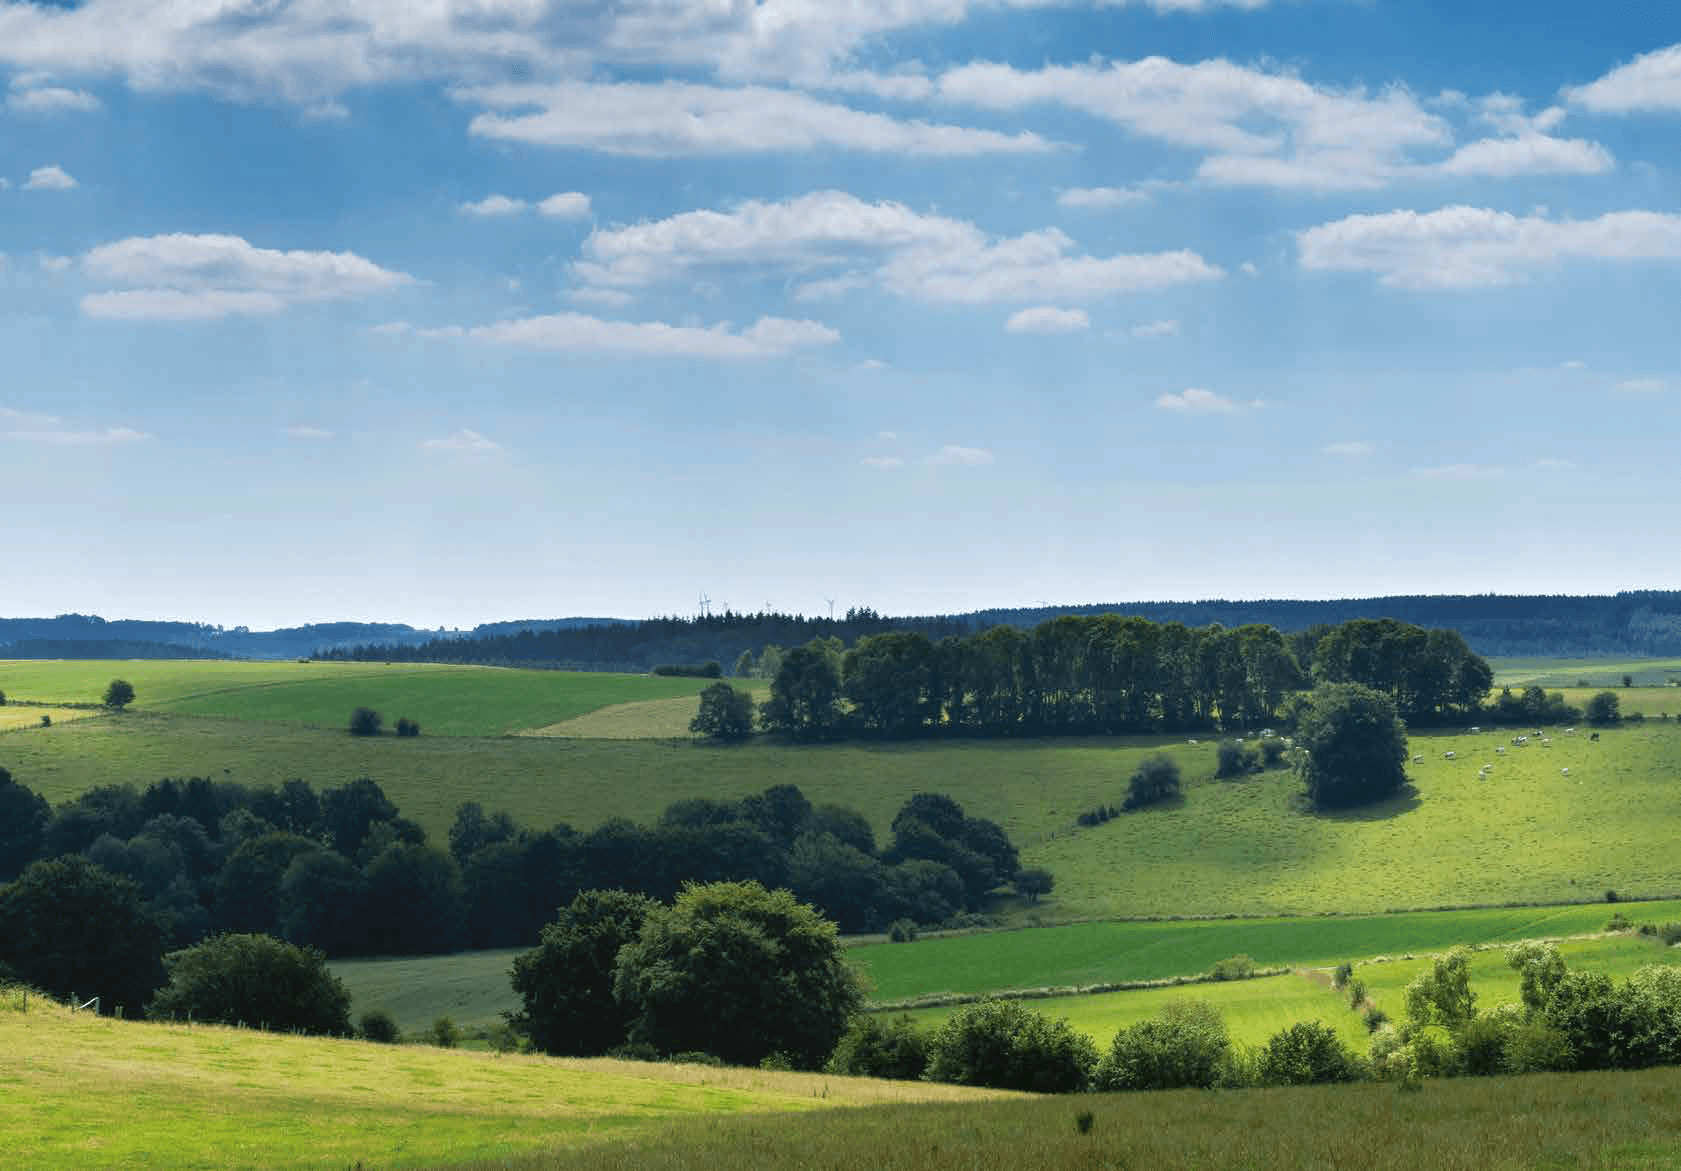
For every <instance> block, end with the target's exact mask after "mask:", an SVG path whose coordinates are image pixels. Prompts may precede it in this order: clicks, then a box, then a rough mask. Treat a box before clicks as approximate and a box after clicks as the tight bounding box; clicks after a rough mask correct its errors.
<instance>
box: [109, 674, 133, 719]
mask: <svg viewBox="0 0 1681 1171" xmlns="http://www.w3.org/2000/svg"><path fill="white" fill-rule="evenodd" d="M133 702H134V684H132V683H130V682H129V681H128V680H127V679H113V680H111V685H110V686H109V687H107V688H106V689H105V706H106V707H109V708H115V709H116V710H117V711H122V710H123V709H124V708H125V707H127V706H128V705H129V704H131V703H133Z"/></svg>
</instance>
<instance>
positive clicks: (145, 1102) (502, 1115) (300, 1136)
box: [0, 994, 998, 1168]
mask: <svg viewBox="0 0 1681 1171" xmlns="http://www.w3.org/2000/svg"><path fill="white" fill-rule="evenodd" d="M7 1000H8V1003H7V1005H6V1006H5V1009H4V1010H0V1133H3V1134H4V1135H5V1136H6V1137H5V1146H4V1155H3V1156H0V1160H3V1161H4V1162H5V1163H6V1165H8V1166H16V1167H30V1168H43V1167H46V1168H51V1167H114V1166H122V1167H147V1166H155V1167H166V1168H194V1167H205V1168H223V1167H264V1168H278V1167H319V1166H327V1167H338V1168H342V1167H346V1166H350V1165H352V1164H354V1163H357V1162H362V1163H364V1164H366V1165H368V1166H370V1167H413V1166H433V1165H437V1164H441V1163H459V1162H464V1161H469V1160H472V1159H476V1158H485V1157H491V1156H496V1157H502V1156H505V1155H506V1154H508V1153H511V1152H516V1151H521V1150H532V1149H538V1148H545V1147H554V1146H561V1145H568V1144H578V1143H588V1142H592V1141H598V1140H600V1139H601V1138H603V1137H604V1136H612V1135H615V1134H622V1133H624V1132H626V1131H630V1130H636V1129H641V1128H647V1127H650V1126H652V1125H655V1124H658V1123H660V1122H663V1121H667V1120H669V1119H671V1118H673V1117H677V1116H681V1115H685V1114H696V1113H704V1112H719V1113H734V1112H741V1111H788V1110H811V1109H820V1108H825V1107H833V1106H844V1105H858V1104H864V1103H872V1102H910V1101H961V1100H965V1099H973V1098H975V1097H977V1096H998V1095H993V1094H985V1093H984V1092H981V1091H974V1090H965V1089H961V1088H959V1087H952V1086H923V1085H917V1084H908V1085H907V1084H905V1083H891V1082H873V1081H869V1080H866V1079H854V1078H825V1077H821V1076H819V1075H812V1074H773V1073H764V1072H761V1071H758V1070H718V1069H709V1068H707V1067H703V1066H656V1065H643V1064H640V1063H635V1062H612V1061H555V1060H549V1059H545V1058H534V1057H497V1056H493V1055H488V1054H472V1053H463V1052H460V1051H445V1050H439V1049H427V1048H421V1047H410V1046H380V1045H372V1044H368V1043H365V1042H357V1041H329V1040H320V1039H312V1038H301V1037H280V1036H270V1035H268V1034H263V1033H256V1032H252V1031H248V1030H239V1029H227V1028H216V1027H208V1028H207V1027H204V1026H198V1027H193V1028H188V1027H187V1026H182V1025H162V1024H141V1023H133V1022H128V1023H125V1022H118V1021H112V1020H108V1019H106V1020H102V1019H99V1018H96V1017H94V1016H92V1015H91V1014H85V1013H84V1014H78V1015H71V1014H69V1013H68V1012H66V1011H65V1010H62V1009H59V1008H57V1006H51V1007H50V1008H49V1007H47V1006H45V1005H44V1004H43V1002H42V1001H40V1000H39V999H38V998H37V999H36V1000H34V1001H33V1006H32V1008H31V1010H30V1011H29V1012H28V1013H27V1014H25V1013H21V1012H18V1011H16V1000H15V997H14V996H12V995H11V994H7Z"/></svg>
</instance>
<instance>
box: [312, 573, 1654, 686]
mask: <svg viewBox="0 0 1681 1171" xmlns="http://www.w3.org/2000/svg"><path fill="white" fill-rule="evenodd" d="M1100 614H1118V615H1124V616H1128V617H1132V616H1137V617H1141V618H1146V619H1149V620H1150V621H1151V622H1156V623H1180V624H1182V625H1185V626H1188V627H1193V628H1201V627H1207V626H1212V625H1216V624H1218V625H1220V626H1223V627H1226V628H1227V629H1232V628H1236V627H1241V626H1252V625H1261V626H1271V627H1273V628H1275V629H1277V630H1279V631H1280V632H1282V633H1285V634H1294V633H1297V632H1299V631H1304V630H1310V629H1313V628H1316V627H1329V626H1339V625H1341V624H1343V623H1345V622H1348V621H1351V620H1353V619H1356V618H1372V619H1377V618H1393V619H1396V620H1397V621H1400V622H1406V623H1410V624H1412V625H1415V626H1422V627H1426V628H1433V629H1449V630H1455V631H1458V632H1459V634H1460V635H1461V636H1462V637H1463V638H1464V639H1465V641H1466V643H1467V644H1468V645H1469V646H1470V648H1471V649H1472V650H1474V651H1476V652H1477V653H1478V654H1480V655H1541V656H1553V657H1559V656H1569V657H1578V656H1579V657H1592V656H1628V655H1677V654H1681V591H1677V590H1642V591H1630V592H1626V593H1620V594H1615V595H1605V596H1594V597H1571V596H1563V595H1559V596H1545V595H1536V596H1522V595H1500V594H1477V595H1461V596H1448V595H1416V596H1401V597H1389V598H1343V599H1330V600H1323V601H1300V600H1293V599H1262V600H1259V601H1249V602H1234V601H1223V600H1216V601H1204V602H1114V603H1105V604H1094V605H1086V606H1045V607H1039V608H1034V609H998V610H980V611H976V612H973V613H969V614H947V615H934V616H921V617H888V616H886V615H882V614H878V613H877V612H876V611H874V610H871V609H868V608H864V609H854V610H849V611H848V612H847V613H846V614H845V615H844V616H843V617H839V618H833V619H829V618H807V617H803V616H801V615H797V614H778V613H758V614H736V613H732V612H728V611H726V612H725V613H722V614H711V615H706V616H702V617H695V618H676V617H672V618H650V619H646V620H644V621H641V622H615V623H612V624H607V623H604V622H602V623H597V622H594V621H593V620H586V619H578V620H573V624H572V625H569V626H564V627H561V626H555V627H552V628H550V629H539V628H538V627H539V626H540V625H542V624H537V623H531V624H521V623H498V624H496V626H497V628H498V630H497V632H496V633H494V634H490V635H489V636H488V637H485V636H481V633H480V632H488V631H489V629H490V628H487V627H479V628H478V630H477V631H475V632H474V634H473V635H471V636H468V637H455V638H434V639H432V640H430V641H421V642H418V643H405V644H402V645H398V644H394V643H388V642H384V641H382V640H370V641H368V642H366V643H362V644H360V645H354V646H346V645H343V644H341V645H340V646H338V647H336V648H332V649H325V650H323V651H322V652H321V655H320V657H322V658H332V659H360V660H370V659H371V660H383V659H391V660H395V661H400V662H410V661H412V662H446V663H490V664H501V665H512V664H524V665H530V666H555V667H575V668H594V669H598V670H621V671H646V670H650V669H652V668H653V667H655V666H657V665H659V664H662V663H705V662H708V661H711V660H716V661H718V662H719V663H722V664H723V666H724V669H725V670H726V671H729V670H730V668H731V666H732V664H734V663H735V662H736V661H737V660H738V659H740V657H741V655H742V653H743V652H747V653H749V654H750V655H751V656H752V657H753V658H754V659H755V660H759V659H761V658H762V657H763V655H764V651H765V648H766V647H792V646H801V645H804V644H805V643H807V642H809V641H810V640H811V639H813V638H839V639H841V640H842V641H843V642H845V643H847V644H849V645H850V644H852V643H854V642H856V641H857V640H858V639H859V638H861V637H864V636H866V635H871V634H881V633H884V632H886V631H893V630H899V631H913V632H917V633H921V634H925V635H927V636H928V637H929V638H930V639H933V640H936V641H938V640H939V639H941V638H945V637H948V636H957V637H963V636H967V635H971V634H975V633H978V632H980V631H983V630H988V629H991V628H992V627H994V626H1013V627H1017V628H1019V629H1023V630H1028V629H1032V628H1034V627H1036V626H1038V625H1039V624H1041V623H1043V622H1045V621H1047V620H1050V619H1053V618H1058V617H1062V616H1064V615H1076V616H1092V615H1100ZM513 627H518V629H517V630H516V629H511V628H513Z"/></svg>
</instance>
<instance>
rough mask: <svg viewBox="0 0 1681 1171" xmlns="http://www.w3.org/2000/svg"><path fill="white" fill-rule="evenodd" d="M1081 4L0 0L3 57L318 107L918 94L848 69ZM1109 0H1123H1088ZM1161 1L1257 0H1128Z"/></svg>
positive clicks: (1199, 7) (950, 0)
mask: <svg viewBox="0 0 1681 1171" xmlns="http://www.w3.org/2000/svg"><path fill="white" fill-rule="evenodd" d="M1090 2H1092V0H852V2H849V3H846V4H818V3H812V2H811V0H762V2H756V3H739V2H728V0H726V2H719V3H705V4H701V3H679V2H674V0H615V2H614V3H611V4H606V3H576V2H569V0H432V2H429V3H425V4H393V3H390V0H291V2H289V3H284V4H251V3H249V2H247V0H197V2H195V3H192V4H162V5H160V4H151V3H144V2H141V0H84V2H83V3H81V4H78V5H76V6H74V7H71V6H59V5H52V4H35V3H19V2H10V3H0V64H4V65H10V66H13V67H15V68H25V69H43V70H50V71H55V72H61V73H71V74H77V75H95V74H98V75H114V76H118V77H122V78H124V79H126V80H127V81H128V82H129V84H131V85H133V86H135V87H136V88H141V89H189V88H203V89H209V90H213V91H215V92H219V93H225V94H230V95H233V96H237V97H241V98H251V97H256V96H264V97H280V98H284V99H287V100H291V101H295V102H298V103H299V104H303V105H318V104H321V103H323V102H325V101H328V100H330V99H331V98H332V97H333V96H334V95H336V94H339V93H342V92H343V91H345V90H347V89H351V88H354V87H358V86H368V85H375V84H379V83H382V82H394V81H405V80H414V79H425V78H439V77H443V78H452V79H454V78H461V77H491V78H495V77H505V76H521V75H534V74H545V75H549V76H554V75H558V74H561V73H564V72H568V71H570V72H572V73H575V74H578V73H585V72H588V71H589V70H590V68H591V67H592V66H593V65H596V64H598V63H603V62H605V63H614V64H618V65H630V66H651V65H684V66H695V67H700V68H704V69H711V70H713V71H715V72H717V73H718V74H719V75H721V76H725V77H736V78H780V79H797V80H800V81H801V82H802V83H805V84H812V85H825V84H826V85H828V86H831V87H833V88H837V89H839V88H850V89H858V90H863V91H866V92H871V93H875V94H877V95H878V96H882V97H895V98H901V99H903V98H917V97H920V96H921V93H920V92H919V91H918V89H917V83H916V80H915V79H914V77H912V78H897V77H895V76H894V75H891V74H889V75H878V74H871V73H866V72H859V71H856V70H855V69H854V68H853V65H852V62H853V58H854V55H855V53H856V52H857V51H858V50H859V49H860V48H862V47H864V46H866V45H868V44H871V43H875V42H877V41H878V40H879V38H881V37H883V36H884V35H887V34H890V33H893V32H895V31H898V30H902V29H909V28H914V27H917V26H929V25H939V26H950V25H955V24H958V23H960V22H961V21H963V20H965V19H966V18H967V17H968V16H969V15H970V13H971V12H973V11H975V10H984V9H993V8H1000V7H1006V8H1030V9H1031V8H1041V7H1047V6H1051V5H1065V6H1073V5H1077V4H1085V3H1090ZM1098 2H1099V3H1102V4H1103V5H1104V6H1118V5H1122V4H1125V3H1127V2H1128V0H1098ZM1132 2H1133V3H1137V4H1139V5H1140V6H1143V7H1149V8H1152V9H1155V10H1156V11H1158V12H1163V13H1171V12H1201V11H1205V10H1209V9H1214V8H1220V7H1230V8H1238V9H1254V8H1260V7H1264V6H1265V4H1266V3H1267V2H1268V0H1132Z"/></svg>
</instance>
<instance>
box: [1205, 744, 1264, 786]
mask: <svg viewBox="0 0 1681 1171" xmlns="http://www.w3.org/2000/svg"><path fill="white" fill-rule="evenodd" d="M1257 760H1258V758H1257V757H1256V755H1255V750H1254V749H1253V748H1245V747H1244V746H1243V745H1241V744H1239V743H1238V742H1237V741H1236V740H1222V741H1220V747H1219V748H1217V749H1215V752H1214V762H1215V763H1214V775H1215V776H1217V777H1221V778H1223V779H1224V778H1230V777H1241V776H1245V775H1247V774H1249V773H1252V772H1254V771H1255V769H1256V767H1257Z"/></svg>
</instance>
